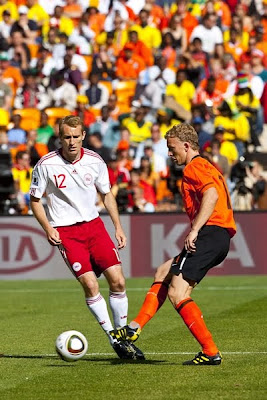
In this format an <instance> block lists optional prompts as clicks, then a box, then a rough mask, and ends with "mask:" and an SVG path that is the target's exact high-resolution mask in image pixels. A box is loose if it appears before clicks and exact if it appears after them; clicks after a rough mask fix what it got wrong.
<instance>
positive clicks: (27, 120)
mask: <svg viewBox="0 0 267 400" xmlns="http://www.w3.org/2000/svg"><path fill="white" fill-rule="evenodd" d="M13 114H15V115H17V114H18V115H20V116H21V125H20V126H21V128H22V129H24V130H25V131H29V130H31V129H37V128H39V126H40V110H38V109H37V108H22V109H16V110H14V111H13Z"/></svg>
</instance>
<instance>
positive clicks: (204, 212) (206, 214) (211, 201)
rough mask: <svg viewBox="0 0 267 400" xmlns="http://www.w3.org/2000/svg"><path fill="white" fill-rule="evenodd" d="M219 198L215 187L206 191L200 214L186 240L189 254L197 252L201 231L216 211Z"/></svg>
mask: <svg viewBox="0 0 267 400" xmlns="http://www.w3.org/2000/svg"><path fill="white" fill-rule="evenodd" d="M218 198H219V195H218V192H217V190H216V188H215V187H210V188H208V189H206V190H205V192H204V193H203V197H202V200H201V203H200V208H199V212H198V214H197V215H196V218H195V219H194V222H193V224H192V227H191V231H190V232H189V234H188V235H187V237H186V238H185V249H186V250H187V251H189V252H195V251H196V244H195V242H196V240H197V236H198V232H199V230H200V229H201V228H202V226H203V225H205V223H206V222H207V221H208V219H209V218H210V216H211V214H212V213H213V211H214V208H215V206H216V203H217V200H218Z"/></svg>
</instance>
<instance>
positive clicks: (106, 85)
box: [99, 81, 113, 95]
mask: <svg viewBox="0 0 267 400" xmlns="http://www.w3.org/2000/svg"><path fill="white" fill-rule="evenodd" d="M99 83H101V85H103V86H105V87H106V88H107V89H108V92H109V94H110V95H111V93H112V92H113V88H112V83H111V82H110V81H99Z"/></svg>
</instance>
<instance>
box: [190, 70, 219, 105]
mask: <svg viewBox="0 0 267 400" xmlns="http://www.w3.org/2000/svg"><path fill="white" fill-rule="evenodd" d="M215 85H216V79H215V78H214V76H210V77H209V78H208V79H207V84H206V87H205V88H203V87H199V88H198V89H197V90H196V94H195V98H194V100H193V103H194V104H201V105H204V104H206V102H207V101H208V102H212V104H213V108H214V109H215V110H216V109H217V107H218V106H219V105H220V104H221V102H222V100H223V93H222V92H221V91H220V90H218V89H216V87H215Z"/></svg>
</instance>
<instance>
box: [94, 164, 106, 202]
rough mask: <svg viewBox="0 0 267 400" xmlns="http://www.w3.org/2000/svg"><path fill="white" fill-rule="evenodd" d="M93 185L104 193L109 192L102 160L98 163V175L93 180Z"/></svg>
mask: <svg viewBox="0 0 267 400" xmlns="http://www.w3.org/2000/svg"><path fill="white" fill-rule="evenodd" d="M95 185H96V187H97V189H98V190H99V192H101V193H103V194H106V193H109V192H110V182H109V175H108V169H107V165H106V163H105V162H104V161H103V162H101V163H99V172H98V177H97V179H96V181H95Z"/></svg>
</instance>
